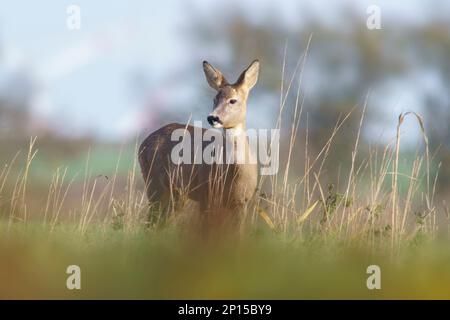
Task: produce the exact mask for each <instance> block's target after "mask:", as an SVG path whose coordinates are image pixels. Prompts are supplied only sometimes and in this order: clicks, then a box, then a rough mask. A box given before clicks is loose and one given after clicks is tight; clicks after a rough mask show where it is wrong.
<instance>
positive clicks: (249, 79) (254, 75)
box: [236, 60, 259, 90]
mask: <svg viewBox="0 0 450 320" xmlns="http://www.w3.org/2000/svg"><path fill="white" fill-rule="evenodd" d="M258 74H259V60H254V61H253V62H252V63H251V64H250V65H249V66H248V68H247V69H245V70H244V72H242V74H241V75H240V76H239V79H238V80H237V81H236V85H237V86H240V87H244V88H245V89H247V90H250V89H251V88H253V87H254V86H255V84H256V81H258Z"/></svg>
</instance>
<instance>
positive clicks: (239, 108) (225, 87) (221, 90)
mask: <svg viewBox="0 0 450 320" xmlns="http://www.w3.org/2000/svg"><path fill="white" fill-rule="evenodd" d="M203 71H204V72H205V76H206V80H207V81H208V84H209V85H210V86H211V88H213V89H215V90H216V91H217V94H216V96H215V98H214V106H213V111H212V112H211V113H210V114H209V116H208V118H207V120H208V122H209V124H210V125H211V126H212V127H214V128H224V129H233V128H237V127H245V118H246V113H247V98H248V94H249V92H250V89H252V88H253V86H254V85H255V84H256V81H257V80H258V73H259V61H258V60H255V61H253V62H252V63H251V64H250V66H249V67H248V68H247V69H245V70H244V71H243V72H242V74H241V75H240V76H239V78H238V80H237V81H236V82H235V83H234V84H229V83H228V81H227V80H226V79H225V77H224V76H223V74H222V73H221V72H220V71H219V70H217V69H215V68H214V67H213V66H211V65H210V64H209V63H208V62H207V61H204V62H203Z"/></svg>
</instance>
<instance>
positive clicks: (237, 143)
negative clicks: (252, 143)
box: [224, 123, 253, 164]
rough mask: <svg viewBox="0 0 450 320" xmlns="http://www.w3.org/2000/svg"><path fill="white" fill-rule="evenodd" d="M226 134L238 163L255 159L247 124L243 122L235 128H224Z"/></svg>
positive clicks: (228, 143) (228, 144)
mask: <svg viewBox="0 0 450 320" xmlns="http://www.w3.org/2000/svg"><path fill="white" fill-rule="evenodd" d="M224 136H225V138H226V139H227V146H231V148H232V153H233V154H234V159H235V160H236V161H237V163H238V164H245V163H249V161H252V160H253V155H252V152H251V150H250V148H249V144H248V138H247V132H246V128H245V124H243V123H242V124H239V125H237V126H235V127H233V128H228V129H224ZM230 144H231V145H230ZM228 152H229V151H227V153H228ZM251 159H252V160H251Z"/></svg>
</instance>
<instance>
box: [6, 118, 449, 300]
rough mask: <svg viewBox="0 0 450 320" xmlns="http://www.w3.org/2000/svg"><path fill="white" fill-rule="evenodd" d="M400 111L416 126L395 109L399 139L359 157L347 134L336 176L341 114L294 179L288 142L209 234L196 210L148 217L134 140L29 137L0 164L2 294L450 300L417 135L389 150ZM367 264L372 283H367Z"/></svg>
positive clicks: (445, 232) (441, 213)
mask: <svg viewBox="0 0 450 320" xmlns="http://www.w3.org/2000/svg"><path fill="white" fill-rule="evenodd" d="M352 112H353V111H352ZM300 113H301V110H299V111H298V114H297V115H296V117H295V119H298V118H299V117H300ZM347 116H349V115H347ZM408 116H409V117H414V118H415V119H416V120H417V123H418V127H419V130H421V129H423V126H422V122H421V118H420V116H419V115H414V114H406V115H401V117H400V118H399V124H398V133H397V138H396V139H395V140H396V141H395V142H394V143H393V144H392V145H390V146H389V145H388V146H386V147H384V148H383V149H381V151H379V150H376V149H374V150H369V152H368V153H367V158H362V159H358V148H359V145H358V139H359V132H358V135H357V136H356V138H355V142H354V148H353V152H352V156H351V157H350V163H349V164H348V165H347V166H346V167H345V168H347V170H348V171H347V174H345V175H344V174H340V175H339V176H338V179H337V180H336V181H337V182H336V184H333V183H331V182H328V185H325V182H322V181H329V180H330V179H329V178H328V177H323V176H322V175H323V172H324V171H325V170H323V167H324V166H325V163H326V161H327V157H329V153H330V150H332V148H331V147H332V145H333V139H335V136H336V135H337V134H338V131H339V128H340V126H342V124H343V123H344V121H345V119H346V117H345V116H344V117H343V120H340V122H339V121H338V123H337V124H336V127H335V128H334V129H333V130H332V134H331V137H330V139H329V140H328V141H327V143H326V144H325V146H324V147H323V149H322V150H321V151H320V152H318V154H317V155H316V157H315V158H313V157H312V156H311V159H310V158H309V155H308V150H305V152H304V154H305V155H306V156H305V159H306V160H305V161H304V165H305V167H304V171H303V174H302V175H300V176H296V177H291V173H290V166H291V164H292V162H294V161H296V160H298V158H296V156H295V155H294V154H295V152H294V149H295V148H294V147H295V143H296V142H295V141H293V140H291V142H290V147H289V148H288V152H287V154H288V155H292V157H291V158H290V157H289V156H288V157H287V158H285V159H284V163H283V164H284V166H283V167H282V168H281V169H280V171H279V173H278V175H276V176H271V177H263V178H261V185H260V190H259V191H258V192H257V195H256V196H255V198H254V199H253V201H252V204H251V206H250V207H249V209H248V211H247V214H246V215H245V216H243V217H242V219H241V223H240V225H239V227H238V228H236V229H233V230H222V231H221V230H219V231H218V232H217V233H214V236H209V237H207V238H205V237H203V236H199V235H198V234H197V232H196V229H195V227H193V223H192V221H194V219H193V217H194V216H195V210H186V211H182V212H173V213H172V215H171V218H170V219H169V222H168V223H167V224H166V225H165V226H148V225H147V224H146V221H147V220H146V217H147V216H146V214H147V209H148V207H147V205H148V204H147V200H146V198H145V196H144V193H143V191H144V188H143V185H142V180H141V177H140V172H139V168H138V167H137V163H136V157H135V154H136V145H134V146H133V145H126V146H122V147H119V146H114V145H112V146H111V145H103V146H97V147H94V148H91V147H88V148H85V149H84V152H80V153H79V154H78V156H77V157H73V156H71V158H70V159H71V160H70V161H69V158H67V157H62V158H61V159H63V160H66V161H68V162H69V163H68V165H66V166H64V165H60V164H58V162H54V161H52V160H51V159H49V158H48V157H46V156H47V155H48V154H54V153H55V151H54V150H51V149H48V148H49V147H48V146H45V145H44V147H43V149H44V150H38V149H39V148H38V147H39V142H38V141H37V140H36V139H35V138H32V139H31V140H30V141H29V145H28V147H26V148H24V149H23V150H22V152H20V153H17V154H16V155H15V156H13V157H12V158H10V159H9V160H5V161H7V162H6V163H5V164H4V166H3V167H2V171H1V172H0V205H1V207H0V209H1V223H0V230H1V233H0V237H1V242H0V261H1V263H0V283H1V284H2V285H1V287H0V288H1V289H0V298H8V299H10V298H39V299H41V298H51V299H53V298H64V299H72V298H76V299H78V298H126V299H128V298H138V299H141V298H146V299H147V298H149V299H166V298H169V299H174V298H184V299H194V298H200V299H209V298H247V299H250V298H255V299H265V298H276V299H278V298H288V299H298V298H305V299H311V298H319V299H326V298H332V299H333V298H358V299H360V298H371V299H372V298H373V299H381V298H388V299H393V298H413V299H419V298H438V299H448V298H450V289H449V285H448V284H449V283H450V269H449V268H448V265H449V264H450V251H449V250H448V240H449V230H450V228H449V226H450V224H449V216H448V212H447V211H446V209H445V206H443V205H441V206H439V205H435V202H436V200H435V199H434V192H435V188H436V181H437V179H438V177H437V169H434V168H435V167H436V166H434V165H433V162H432V158H431V156H430V154H429V151H428V148H427V144H426V141H427V139H426V135H425V132H422V133H423V137H424V141H425V144H424V147H421V148H420V150H419V151H418V152H416V153H415V154H411V153H408V152H406V153H401V152H400V140H401V131H400V128H401V124H402V122H403V121H404V119H405V117H408ZM360 117H361V125H362V123H363V118H364V110H363V111H362V112H361V113H360ZM297 121H298V120H297ZM297 123H298V122H297ZM292 130H297V126H296V122H294V125H293V126H292ZM293 136H294V134H292V137H293ZM292 139H293V138H292ZM5 150H6V149H5ZM296 150H298V149H296ZM63 160H61V161H63ZM55 167H56V168H57V169H56V170H54V171H53V173H51V169H52V168H55ZM327 178H328V179H327ZM264 179H267V180H266V181H264ZM444 203H445V202H444ZM191 209H192V208H191ZM194 209H195V207H194ZM69 265H77V266H79V267H80V269H81V290H68V289H67V287H66V280H67V278H68V276H69V275H68V274H67V273H66V269H67V267H68V266H69ZM371 265H377V266H379V267H380V270H381V289H374V290H369V289H368V286H367V279H368V278H369V276H370V275H371V274H370V273H368V267H369V266H371Z"/></svg>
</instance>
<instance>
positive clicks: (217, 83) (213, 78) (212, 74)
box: [203, 61, 228, 90]
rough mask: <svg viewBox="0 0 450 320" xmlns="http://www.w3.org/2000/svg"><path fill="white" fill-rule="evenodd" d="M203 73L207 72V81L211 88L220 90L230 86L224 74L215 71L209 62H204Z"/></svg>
mask: <svg viewBox="0 0 450 320" xmlns="http://www.w3.org/2000/svg"><path fill="white" fill-rule="evenodd" d="M203 71H204V72H205V76H206V81H208V84H209V85H210V86H211V88H213V89H216V90H219V89H220V88H221V87H223V86H225V85H227V84H228V82H227V80H226V79H225V77H224V76H223V74H222V72H220V71H219V70H217V69H215V68H214V67H213V66H212V65H210V64H209V63H208V61H203Z"/></svg>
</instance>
